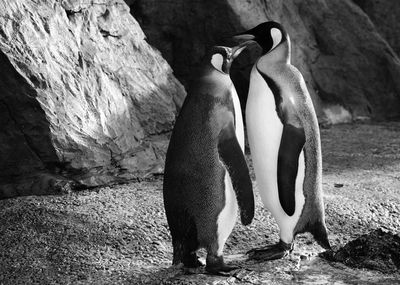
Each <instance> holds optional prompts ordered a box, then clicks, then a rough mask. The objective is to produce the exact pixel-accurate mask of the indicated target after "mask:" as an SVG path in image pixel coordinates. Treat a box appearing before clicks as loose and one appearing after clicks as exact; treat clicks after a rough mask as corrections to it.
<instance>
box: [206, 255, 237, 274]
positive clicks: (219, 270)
mask: <svg viewBox="0 0 400 285" xmlns="http://www.w3.org/2000/svg"><path fill="white" fill-rule="evenodd" d="M236 269H239V267H238V266H230V265H226V264H225V263H224V259H223V257H222V256H211V257H210V256H207V265H206V271H207V272H208V273H209V274H212V275H220V276H231V274H230V272H231V271H233V270H236Z"/></svg>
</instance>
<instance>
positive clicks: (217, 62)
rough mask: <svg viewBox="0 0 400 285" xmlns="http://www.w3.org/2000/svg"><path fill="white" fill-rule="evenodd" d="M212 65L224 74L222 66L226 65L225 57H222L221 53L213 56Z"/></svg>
mask: <svg viewBox="0 0 400 285" xmlns="http://www.w3.org/2000/svg"><path fill="white" fill-rule="evenodd" d="M211 64H212V65H213V66H214V68H215V69H216V70H218V71H220V72H223V71H222V66H223V64H224V57H223V56H222V54H219V53H215V54H213V56H212V57H211Z"/></svg>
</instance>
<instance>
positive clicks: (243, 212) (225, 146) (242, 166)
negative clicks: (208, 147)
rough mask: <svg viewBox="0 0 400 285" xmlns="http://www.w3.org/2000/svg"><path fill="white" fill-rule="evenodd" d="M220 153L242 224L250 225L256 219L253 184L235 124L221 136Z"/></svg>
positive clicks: (228, 127)
mask: <svg viewBox="0 0 400 285" xmlns="http://www.w3.org/2000/svg"><path fill="white" fill-rule="evenodd" d="M218 153H219V156H220V159H221V161H222V162H223V163H224V164H225V166H226V169H227V170H228V173H229V176H230V177H231V180H232V186H233V189H234V191H235V194H236V199H237V201H238V204H239V208H240V217H241V221H242V224H244V225H248V224H250V223H251V221H252V220H253V217H254V195H253V184H252V183H251V178H250V174H249V168H248V167H247V163H246V160H245V158H244V155H243V152H242V149H241V148H240V145H239V142H238V140H237V138H236V133H235V128H234V126H233V123H229V124H228V125H227V126H225V128H223V129H222V131H221V132H220V134H219V137H218Z"/></svg>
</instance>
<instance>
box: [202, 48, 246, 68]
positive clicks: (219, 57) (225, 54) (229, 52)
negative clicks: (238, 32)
mask: <svg viewBox="0 0 400 285" xmlns="http://www.w3.org/2000/svg"><path fill="white" fill-rule="evenodd" d="M247 45H248V42H244V43H241V44H240V45H237V46H235V47H231V48H230V47H225V46H214V47H213V48H212V50H211V57H210V63H211V65H212V66H213V67H214V68H215V69H216V70H218V71H219V72H222V73H225V74H229V70H230V68H231V65H232V62H233V60H234V59H235V58H236V57H237V56H238V55H239V54H240V53H241V52H242V51H243V50H244V49H245V48H246V47H247Z"/></svg>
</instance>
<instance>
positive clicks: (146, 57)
mask: <svg viewBox="0 0 400 285" xmlns="http://www.w3.org/2000/svg"><path fill="white" fill-rule="evenodd" d="M0 67H1V68H0V75H1V76H0V122H1V124H0V125H1V130H0V142H1V148H0V173H1V174H0V198H5V197H12V196H15V195H28V194H45V193H54V192H55V191H56V192H57V191H68V190H69V189H70V188H76V187H80V186H96V185H102V184H107V183H111V182H119V181H126V180H127V179H131V178H134V177H138V176H140V177H143V176H145V175H147V174H149V173H153V172H157V171H159V170H160V168H161V167H162V165H163V157H164V152H165V147H166V145H167V142H168V140H167V137H166V136H165V133H166V132H168V131H170V130H171V128H172V125H173V122H174V119H175V115H176V113H177V108H178V107H179V106H180V105H181V103H182V101H183V98H184V96H185V91H184V89H183V86H182V85H181V84H180V83H179V82H178V81H177V80H176V79H175V77H174V76H173V74H172V70H171V68H170V66H169V65H168V63H167V62H166V61H165V60H164V59H163V58H162V56H161V55H160V53H159V52H158V51H157V50H155V49H154V48H152V47H151V46H150V45H148V44H147V42H146V41H145V35H144V34H143V32H142V30H141V28H140V26H139V25H138V23H137V22H136V21H135V19H134V18H133V17H132V16H131V15H130V13H129V7H128V6H127V5H126V4H125V3H124V2H123V1H122V0H121V1H117V0H112V1H109V0H97V1H79V0H68V1H65V0H63V1H61V0H42V1H25V0H12V1H11V0H10V1H2V2H1V3H0Z"/></svg>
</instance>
